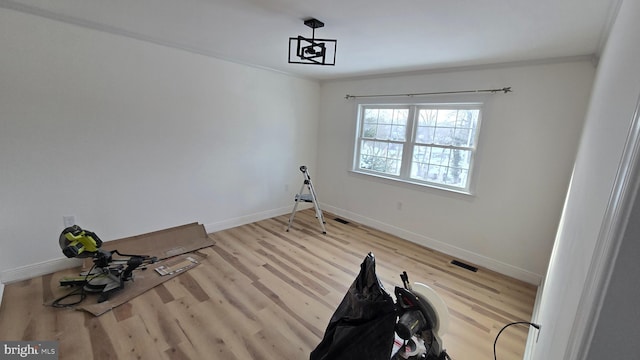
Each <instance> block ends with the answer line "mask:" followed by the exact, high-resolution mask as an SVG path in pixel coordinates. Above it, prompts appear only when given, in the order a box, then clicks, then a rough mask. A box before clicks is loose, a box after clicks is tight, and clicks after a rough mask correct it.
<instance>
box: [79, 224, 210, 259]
mask: <svg viewBox="0 0 640 360" xmlns="http://www.w3.org/2000/svg"><path fill="white" fill-rule="evenodd" d="M213 245H215V241H214V240H213V239H211V238H209V237H208V236H207V232H206V231H205V229H204V226H203V225H202V224H198V223H191V224H185V225H181V226H176V227H172V228H168V229H164V230H159V231H154V232H150V233H146V234H141V235H136V236H130V237H126V238H122V239H117V240H111V241H105V242H104V243H103V244H102V249H104V250H107V251H112V250H118V251H119V252H120V253H122V254H131V255H149V256H155V257H157V258H158V260H162V259H166V258H169V257H172V256H176V255H180V254H184V253H188V252H191V251H195V250H198V249H202V248H205V247H209V246H213ZM92 265H93V261H92V260H91V259H85V260H84V265H83V267H84V268H90V267H91V266H92Z"/></svg>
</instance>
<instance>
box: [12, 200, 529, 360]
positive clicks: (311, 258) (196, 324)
mask: <svg viewBox="0 0 640 360" xmlns="http://www.w3.org/2000/svg"><path fill="white" fill-rule="evenodd" d="M325 217H326V219H327V225H326V227H327V232H328V233H327V235H322V234H321V233H320V229H319V224H318V222H317V220H316V218H315V217H314V213H313V211H311V210H304V211H300V212H298V214H297V215H296V219H295V223H294V226H293V227H292V229H291V231H290V232H285V231H284V230H285V228H286V224H287V220H288V216H280V217H276V218H273V219H268V220H264V221H260V222H256V223H253V224H249V225H244V226H240V227H237V228H233V229H229V230H225V231H220V232H217V233H214V234H211V235H210V236H211V237H212V238H214V239H215V240H216V241H217V243H216V245H215V246H213V247H210V248H206V249H204V250H201V251H200V252H201V253H202V254H205V255H206V256H207V258H206V260H205V261H204V262H203V264H202V265H200V266H198V267H196V268H194V269H192V270H190V271H188V272H186V273H184V274H182V275H180V276H178V277H176V278H174V279H172V280H169V281H168V282H166V283H164V284H162V285H160V286H157V287H156V288H154V289H153V290H150V291H148V292H146V293H145V294H143V295H141V296H139V297H137V298H135V299H133V300H132V301H130V302H129V303H126V304H124V305H122V306H120V307H118V308H116V309H115V310H113V311H110V312H108V313H106V314H104V315H102V316H100V317H94V316H92V315H90V314H88V313H85V312H82V311H74V310H70V309H56V308H51V307H47V306H43V301H44V299H50V298H53V297H54V296H59V295H61V294H64V293H66V292H67V291H68V289H66V288H59V286H58V285H57V281H58V279H59V278H60V277H61V276H63V275H69V274H75V273H76V272H77V269H69V270H65V271H60V272H58V273H55V274H51V275H46V276H42V277H37V278H34V279H30V280H25V281H21V282H17V283H13V284H9V285H7V286H6V287H5V290H4V299H3V302H2V307H1V308H0V340H40V341H42V340H57V341H59V346H60V348H59V353H60V359H225V360H226V359H308V358H309V353H310V351H311V350H313V349H314V348H315V346H316V345H317V344H318V343H319V342H320V340H321V338H322V336H323V334H324V330H325V328H326V326H327V324H328V322H329V319H330V318H331V315H332V314H333V312H334V311H335V309H336V307H337V306H338V304H339V303H340V301H341V300H342V298H343V296H344V294H345V292H346V290H347V289H348V288H349V286H350V285H351V283H352V282H353V280H354V279H355V277H356V275H357V273H358V271H359V268H360V264H361V263H362V261H363V260H364V257H365V256H366V255H367V253H368V252H370V251H371V252H373V253H374V255H375V256H376V269H377V273H378V276H379V277H380V279H381V280H382V282H383V284H384V286H385V287H386V289H387V291H389V292H390V293H392V292H393V287H394V286H396V285H400V284H401V281H400V278H399V274H400V273H401V272H402V271H405V270H406V271H407V272H408V274H409V278H410V280H411V281H418V282H423V283H425V284H428V285H430V286H432V287H433V288H434V289H435V290H436V291H437V292H438V293H439V294H440V295H441V296H442V297H443V299H444V300H445V302H446V303H447V305H448V307H449V310H450V314H451V324H450V327H449V331H448V333H447V334H446V335H445V336H444V337H443V341H444V347H445V348H446V349H447V351H448V352H449V354H450V355H451V356H452V358H453V359H455V360H465V359H469V360H484V359H487V360H490V359H493V341H494V339H495V336H496V334H497V333H498V331H499V330H500V329H501V328H502V326H503V325H505V324H506V323H508V322H511V321H518V320H524V321H527V320H529V319H530V317H531V312H532V308H533V302H534V298H535V293H536V288H535V287H534V286H532V285H528V284H526V283H523V282H520V281H517V280H514V279H511V278H508V277H505V276H503V275H499V274H497V273H494V272H491V271H488V270H485V269H482V268H481V269H480V270H479V271H478V272H477V273H473V272H470V271H468V270H465V269H462V268H460V267H457V266H454V265H451V264H450V262H451V260H452V258H451V257H449V256H446V255H443V254H441V253H438V252H435V251H432V250H429V249H425V248H423V247H420V246H418V245H415V244H412V243H410V242H407V241H404V240H401V239H399V238H396V237H394V236H391V235H389V234H385V233H382V232H380V231H376V230H373V229H370V228H368V227H365V226H361V225H358V224H355V223H350V224H341V223H339V222H336V221H334V220H333V218H334V216H333V215H331V214H327V213H325ZM127 286H135V283H133V284H127ZM85 301H92V298H88V299H86V300H85ZM94 301H95V300H94ZM527 333H528V330H527V328H525V327H518V326H515V327H510V328H509V329H508V330H506V331H505V332H503V334H502V335H500V339H499V341H498V346H497V347H498V359H500V360H505V359H521V358H522V354H523V351H524V346H525V341H526V336H527Z"/></svg>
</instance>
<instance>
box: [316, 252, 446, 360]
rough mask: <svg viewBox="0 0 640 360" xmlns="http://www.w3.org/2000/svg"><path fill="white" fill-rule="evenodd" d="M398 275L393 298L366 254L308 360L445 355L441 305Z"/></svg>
mask: <svg viewBox="0 0 640 360" xmlns="http://www.w3.org/2000/svg"><path fill="white" fill-rule="evenodd" d="M400 278H401V280H402V282H403V283H404V287H398V286H396V287H395V297H396V299H395V301H394V299H393V298H392V296H391V294H389V293H388V292H387V291H386V290H385V289H384V286H383V285H382V282H381V281H380V279H379V278H378V276H377V274H376V271H375V257H374V256H373V253H369V254H368V255H367V256H366V257H365V259H364V261H363V262H362V264H361V265H360V272H359V273H358V275H357V276H356V278H355V280H354V281H353V283H352V284H351V286H350V287H349V289H348V290H347V293H346V294H345V296H344V298H343V299H342V301H341V302H340V304H339V305H338V308H337V309H336V311H335V312H334V313H333V315H332V316H331V319H330V320H329V324H328V325H327V329H326V331H325V334H324V336H323V338H322V340H321V341H320V343H319V344H318V346H316V348H315V349H314V350H313V351H311V354H310V356H309V360H389V359H391V360H403V359H410V360H450V357H449V355H448V354H447V352H446V351H445V350H444V349H443V346H442V339H441V336H442V335H443V334H444V333H445V331H446V330H447V327H448V326H449V310H448V308H447V305H446V304H445V302H444V301H443V300H442V298H441V297H440V296H439V295H438V294H437V293H436V292H435V291H434V290H433V289H432V288H430V287H429V286H427V285H424V284H421V283H414V284H413V285H412V284H411V283H409V277H408V275H407V273H406V271H405V272H403V273H402V274H401V275H400Z"/></svg>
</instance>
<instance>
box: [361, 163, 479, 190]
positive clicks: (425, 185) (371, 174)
mask: <svg viewBox="0 0 640 360" xmlns="http://www.w3.org/2000/svg"><path fill="white" fill-rule="evenodd" d="M349 172H350V173H352V174H357V175H365V176H371V177H373V178H377V179H382V180H388V181H393V182H394V183H396V184H407V185H410V186H418V187H420V188H423V189H424V188H427V189H435V190H441V191H446V192H449V193H453V194H460V195H464V196H474V194H473V193H472V192H471V191H467V190H462V189H454V188H449V187H446V186H438V185H435V184H433V185H432V184H425V183H421V182H417V181H411V180H406V179H399V178H395V177H391V176H384V175H380V174H377V173H372V172H367V171H360V170H353V169H351V170H349Z"/></svg>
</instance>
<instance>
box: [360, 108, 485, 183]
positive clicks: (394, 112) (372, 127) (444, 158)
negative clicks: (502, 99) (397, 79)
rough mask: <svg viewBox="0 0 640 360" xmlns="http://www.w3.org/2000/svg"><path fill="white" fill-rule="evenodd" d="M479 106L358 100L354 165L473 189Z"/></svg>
mask: <svg viewBox="0 0 640 360" xmlns="http://www.w3.org/2000/svg"><path fill="white" fill-rule="evenodd" d="M481 106H482V104H480V103H472V104H453V103H452V104H411V105H360V107H359V111H358V129H357V138H356V146H355V154H354V164H353V170H354V171H356V172H361V173H366V174H370V175H377V176H383V177H387V178H392V179H396V180H400V181H405V182H410V183H417V184H421V185H427V186H433V187H438V188H444V189H449V190H454V191H459V192H465V193H469V192H470V190H469V189H470V182H471V170H472V165H473V159H474V155H475V150H476V142H477V138H478V128H479V126H480V118H481Z"/></svg>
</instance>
